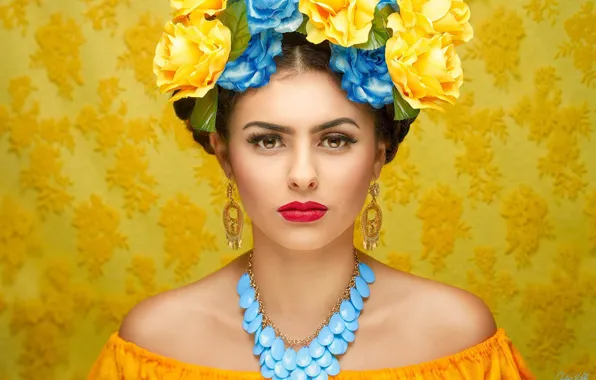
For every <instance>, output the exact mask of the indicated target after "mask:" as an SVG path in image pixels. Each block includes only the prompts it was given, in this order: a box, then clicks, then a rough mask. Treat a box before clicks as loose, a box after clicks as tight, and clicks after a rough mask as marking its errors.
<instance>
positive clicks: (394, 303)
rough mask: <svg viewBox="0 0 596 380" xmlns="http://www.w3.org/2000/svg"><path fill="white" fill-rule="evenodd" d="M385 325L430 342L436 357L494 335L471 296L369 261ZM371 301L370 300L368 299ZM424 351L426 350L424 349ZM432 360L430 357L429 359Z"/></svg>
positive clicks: (489, 316)
mask: <svg viewBox="0 0 596 380" xmlns="http://www.w3.org/2000/svg"><path fill="white" fill-rule="evenodd" d="M370 264H371V265H372V266H374V269H375V272H376V273H377V279H378V281H377V282H378V283H377V284H376V285H375V286H376V287H378V289H377V290H376V291H378V292H379V293H381V294H380V295H379V298H380V299H381V300H383V302H384V303H385V306H384V308H385V310H386V312H387V313H388V314H387V315H388V316H390V317H388V318H387V319H386V321H387V324H388V325H398V326H402V328H397V331H398V333H400V334H405V335H406V336H407V337H410V338H412V339H415V340H416V341H417V342H422V341H426V342H431V344H432V350H434V351H435V355H434V356H436V357H441V356H444V355H450V354H454V353H456V352H460V351H462V350H463V349H465V348H469V347H472V346H474V345H477V344H479V343H481V342H483V341H485V340H486V339H487V338H489V337H491V336H492V335H494V334H495V332H496V323H495V320H494V317H493V315H492V313H491V311H490V309H489V308H488V306H487V305H486V303H485V302H484V301H483V300H482V299H481V298H480V297H478V296H476V295H475V294H473V293H471V292H469V291H467V290H464V289H461V288H458V287H456V286H452V285H448V284H444V283H440V282H437V281H433V280H430V279H427V278H424V277H420V276H416V275H413V274H410V273H406V272H402V271H399V270H396V269H393V268H391V267H388V266H386V265H384V264H382V263H380V262H378V261H376V260H374V259H373V260H371V262H370ZM371 301H372V299H371ZM424 349H429V348H428V347H425V348H424ZM430 359H432V358H430Z"/></svg>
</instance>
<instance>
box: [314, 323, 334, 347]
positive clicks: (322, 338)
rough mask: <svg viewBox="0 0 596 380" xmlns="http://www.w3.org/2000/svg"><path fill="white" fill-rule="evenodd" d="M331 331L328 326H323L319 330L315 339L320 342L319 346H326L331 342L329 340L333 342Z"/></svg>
mask: <svg viewBox="0 0 596 380" xmlns="http://www.w3.org/2000/svg"><path fill="white" fill-rule="evenodd" d="M333 337H334V335H333V333H332V332H331V330H330V329H329V327H328V326H324V327H323V328H322V329H321V331H320V332H319V335H318V336H317V340H318V341H319V343H320V344H321V346H328V345H330V344H331V342H333Z"/></svg>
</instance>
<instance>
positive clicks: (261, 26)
mask: <svg viewBox="0 0 596 380" xmlns="http://www.w3.org/2000/svg"><path fill="white" fill-rule="evenodd" d="M298 1H299V0H246V15H247V18H248V29H249V31H250V34H253V35H254V34H257V33H260V32H262V31H264V30H267V29H273V30H275V31H276V32H279V33H289V32H294V31H295V30H296V29H298V27H299V26H300V25H301V24H302V20H303V17H304V16H303V15H302V13H300V11H299V10H298Z"/></svg>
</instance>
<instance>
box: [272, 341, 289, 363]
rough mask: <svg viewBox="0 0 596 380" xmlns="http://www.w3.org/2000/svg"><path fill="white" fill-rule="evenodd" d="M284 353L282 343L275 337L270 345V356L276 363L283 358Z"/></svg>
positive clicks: (284, 349)
mask: <svg viewBox="0 0 596 380" xmlns="http://www.w3.org/2000/svg"><path fill="white" fill-rule="evenodd" d="M285 352H286V348H285V347H284V341H283V340H282V339H281V338H279V337H277V338H275V340H274V341H273V344H271V356H272V357H273V359H275V360H276V361H280V360H281V359H282V358H283V357H284V353H285Z"/></svg>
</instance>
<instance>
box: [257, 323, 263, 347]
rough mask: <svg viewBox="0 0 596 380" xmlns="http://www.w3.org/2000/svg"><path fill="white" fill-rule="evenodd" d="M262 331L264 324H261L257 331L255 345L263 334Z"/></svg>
mask: <svg viewBox="0 0 596 380" xmlns="http://www.w3.org/2000/svg"><path fill="white" fill-rule="evenodd" d="M261 331H263V325H261V326H259V328H258V329H257V331H255V345H256V344H258V343H259V336H260V335H261Z"/></svg>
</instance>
